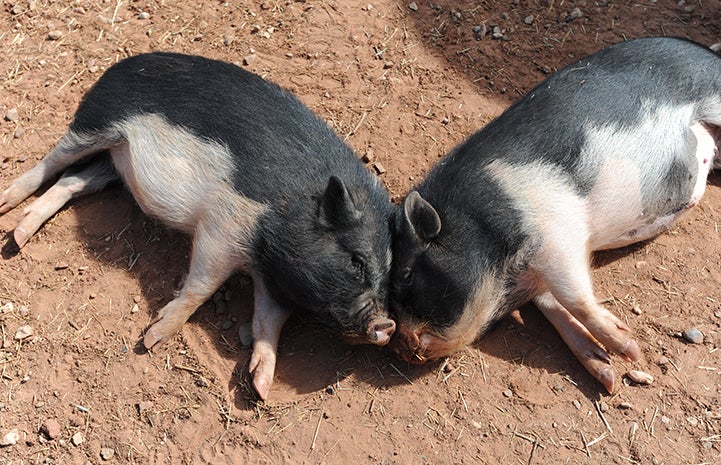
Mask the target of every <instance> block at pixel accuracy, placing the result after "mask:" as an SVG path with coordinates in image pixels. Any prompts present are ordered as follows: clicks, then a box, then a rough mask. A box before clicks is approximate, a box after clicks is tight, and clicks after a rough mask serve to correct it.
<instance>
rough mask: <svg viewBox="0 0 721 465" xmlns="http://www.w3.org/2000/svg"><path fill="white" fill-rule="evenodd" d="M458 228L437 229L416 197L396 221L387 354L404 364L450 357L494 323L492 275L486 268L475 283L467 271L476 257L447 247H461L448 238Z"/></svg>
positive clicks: (433, 215) (434, 216)
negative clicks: (392, 327) (393, 329)
mask: <svg viewBox="0 0 721 465" xmlns="http://www.w3.org/2000/svg"><path fill="white" fill-rule="evenodd" d="M456 221H462V220H456ZM460 226H461V225H455V224H454V225H447V224H446V223H445V222H444V223H443V226H442V224H441V218H440V216H439V214H438V212H436V210H435V209H434V208H433V206H431V204H430V203H428V202H427V201H425V200H424V199H423V198H422V197H421V196H420V194H419V193H418V192H415V191H414V192H411V193H410V194H409V195H408V197H407V198H406V200H405V202H404V204H403V206H402V212H401V213H400V214H399V215H398V218H397V221H396V228H395V231H396V235H395V238H394V244H393V247H394V249H393V250H394V263H393V270H392V274H391V276H392V278H391V288H392V296H391V300H392V304H391V305H392V309H393V313H394V316H395V317H396V320H397V325H398V328H397V334H396V336H395V337H394V339H393V341H391V348H392V349H393V350H394V351H395V352H396V353H398V355H399V356H400V357H401V358H403V359H404V360H406V361H407V362H411V363H424V362H426V361H430V360H435V359H438V358H440V357H443V356H446V355H450V354H452V353H454V352H456V351H457V350H459V349H460V348H462V347H463V346H465V345H467V344H468V343H470V342H472V341H473V340H474V339H475V338H476V337H477V336H478V335H479V334H480V333H482V332H483V331H484V330H485V329H486V328H488V327H490V326H491V325H492V323H493V322H494V321H495V320H496V319H497V318H498V316H497V308H498V305H499V300H500V297H501V295H502V289H501V286H500V284H499V282H498V280H497V279H496V278H495V276H496V273H494V272H493V270H492V269H490V268H487V270H488V271H487V272H484V273H483V274H484V275H483V276H481V277H480V278H481V279H478V278H479V277H478V276H477V272H476V271H472V270H474V269H477V267H476V266H474V260H476V259H477V257H473V256H472V255H471V254H470V253H469V251H468V250H455V249H456V248H457V247H454V246H453V245H452V244H463V243H464V242H465V241H462V240H461V241H459V240H457V238H452V237H451V235H452V234H455V233H458V232H459V231H462V230H464V228H463V227H460ZM475 255H478V254H475ZM478 283H480V284H478ZM470 307H473V308H470Z"/></svg>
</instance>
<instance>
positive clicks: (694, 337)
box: [681, 328, 703, 344]
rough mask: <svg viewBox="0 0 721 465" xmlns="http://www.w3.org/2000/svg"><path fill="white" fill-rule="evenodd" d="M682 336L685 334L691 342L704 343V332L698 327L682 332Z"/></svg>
mask: <svg viewBox="0 0 721 465" xmlns="http://www.w3.org/2000/svg"><path fill="white" fill-rule="evenodd" d="M681 336H683V338H684V339H686V340H687V341H688V342H690V343H691V344H702V343H703V333H702V332H701V331H699V330H698V329H696V328H689V329H687V330H685V331H684V332H683V333H681Z"/></svg>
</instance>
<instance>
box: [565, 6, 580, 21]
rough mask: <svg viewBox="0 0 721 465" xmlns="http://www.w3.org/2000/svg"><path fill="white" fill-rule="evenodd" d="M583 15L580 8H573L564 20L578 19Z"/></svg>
mask: <svg viewBox="0 0 721 465" xmlns="http://www.w3.org/2000/svg"><path fill="white" fill-rule="evenodd" d="M582 16H583V13H582V12H581V9H580V8H574V9H573V10H572V11H571V13H570V14H569V15H568V16H567V17H566V22H569V23H570V22H571V21H573V20H574V19H578V18H580V17H582Z"/></svg>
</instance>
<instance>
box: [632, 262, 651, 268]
mask: <svg viewBox="0 0 721 465" xmlns="http://www.w3.org/2000/svg"><path fill="white" fill-rule="evenodd" d="M634 266H635V267H636V269H640V268H646V267H647V266H648V262H647V261H645V260H639V261H637V262H636V265H634Z"/></svg>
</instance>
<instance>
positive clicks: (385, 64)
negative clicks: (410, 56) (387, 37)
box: [383, 60, 395, 69]
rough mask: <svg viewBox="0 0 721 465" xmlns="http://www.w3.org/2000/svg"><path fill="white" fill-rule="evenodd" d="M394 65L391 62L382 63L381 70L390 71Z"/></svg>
mask: <svg viewBox="0 0 721 465" xmlns="http://www.w3.org/2000/svg"><path fill="white" fill-rule="evenodd" d="M394 64H395V63H393V62H392V61H390V60H388V61H386V62H385V63H383V69H390V68H392V67H393V65H394Z"/></svg>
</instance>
